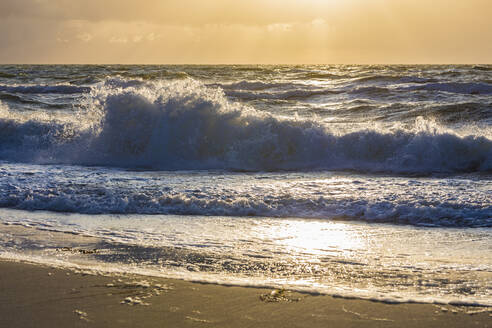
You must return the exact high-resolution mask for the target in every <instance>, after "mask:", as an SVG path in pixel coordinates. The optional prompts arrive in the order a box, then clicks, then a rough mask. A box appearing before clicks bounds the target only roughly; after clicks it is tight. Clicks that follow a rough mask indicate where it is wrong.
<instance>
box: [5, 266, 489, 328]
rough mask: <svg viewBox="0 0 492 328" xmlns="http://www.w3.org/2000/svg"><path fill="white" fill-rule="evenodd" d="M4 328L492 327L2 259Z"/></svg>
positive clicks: (480, 318)
mask: <svg viewBox="0 0 492 328" xmlns="http://www.w3.org/2000/svg"><path fill="white" fill-rule="evenodd" d="M0 290H1V291H2V292H1V293H0V326H2V327H52V326H59V327H162V326H170V327H190V326H191V327H193V326H196V327H328V326H330V327H331V326H333V327H346V326H353V327H358V326H364V327H394V326H399V327H419V328H420V327H442V326H447V327H490V326H492V314H491V311H492V309H491V308H477V307H464V306H452V305H436V304H423V303H399V304H388V303H383V302H376V301H370V300H361V299H347V298H337V297H332V296H327V295H313V294H307V293H298V292H290V291H283V290H274V289H269V288H257V287H237V286H225V285H215V284H210V283H198V282H190V281H184V280H177V279H167V278H156V277H147V276H139V275H135V274H127V275H122V274H101V273H94V272H87V271H83V270H76V269H63V268H54V267H49V266H46V265H42V264H34V263H26V262H15V261H9V260H5V259H0Z"/></svg>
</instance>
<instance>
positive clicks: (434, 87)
mask: <svg viewBox="0 0 492 328" xmlns="http://www.w3.org/2000/svg"><path fill="white" fill-rule="evenodd" d="M406 89H407V90H428V91H443V92H449V93H460V94H472V95H473V94H475V95H489V94H492V84H489V83H473V82H448V83H445V82H442V83H428V84H425V85H422V86H415V87H408V88H406Z"/></svg>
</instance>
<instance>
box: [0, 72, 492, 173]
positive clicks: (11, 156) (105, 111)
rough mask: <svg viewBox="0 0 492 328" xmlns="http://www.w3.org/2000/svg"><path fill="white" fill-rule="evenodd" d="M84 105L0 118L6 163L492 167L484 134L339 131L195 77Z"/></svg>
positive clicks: (127, 85)
mask: <svg viewBox="0 0 492 328" xmlns="http://www.w3.org/2000/svg"><path fill="white" fill-rule="evenodd" d="M85 108H86V111H85V112H82V113H80V114H79V115H78V116H76V119H74V120H73V121H72V122H69V123H66V122H65V123H60V122H53V121H44V122H41V121H37V120H24V121H19V120H13V119H12V118H9V117H8V115H2V118H0V125H2V127H3V128H2V131H3V132H2V134H3V135H4V137H3V138H2V140H1V141H0V143H1V148H0V158H2V159H5V160H23V161H33V162H42V163H70V164H84V165H105V166H120V167H146V168H152V169H165V170H174V169H180V170H182V169H188V170H194V169H229V170H246V171H248V170H251V171H275V170H312V169H314V170H319V169H328V170H355V171H362V172H390V173H418V174H430V173H460V172H483V171H491V170H492V141H491V140H489V139H488V138H486V137H480V136H474V135H469V136H460V135H457V134H455V133H454V132H451V131H443V130H441V129H439V128H438V127H436V126H433V125H432V124H431V125H429V124H427V125H426V124H422V122H420V123H419V124H417V125H416V127H414V128H413V129H402V128H397V129H395V130H394V131H389V130H386V131H380V130H376V129H372V130H367V129H364V130H359V131H354V132H350V133H343V132H340V131H337V130H335V129H334V128H332V127H330V126H327V125H323V124H321V123H319V122H316V121H314V120H300V119H281V118H278V117H275V116H273V115H271V114H265V113H262V112H259V111H256V110H254V109H253V108H251V107H246V106H244V105H241V104H238V103H234V102H230V101H228V100H227V99H226V97H225V95H224V93H223V91H222V90H221V89H215V88H208V87H206V86H204V85H203V84H201V83H199V82H196V81H193V80H191V79H187V80H182V81H173V82H163V81H160V82H152V83H151V82H142V81H139V83H132V82H131V81H127V80H122V79H111V80H106V81H105V82H104V83H101V84H99V85H98V86H97V87H95V88H93V89H92V91H91V93H90V94H89V95H88V96H87V99H86V100H85ZM6 116H7V117H6Z"/></svg>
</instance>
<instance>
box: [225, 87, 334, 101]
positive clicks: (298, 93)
mask: <svg viewBox="0 0 492 328" xmlns="http://www.w3.org/2000/svg"><path fill="white" fill-rule="evenodd" d="M341 92H342V91H339V90H330V89H314V90H300V89H295V90H289V91H280V92H255V91H232V90H226V91H225V94H226V95H227V96H229V97H234V98H238V99H242V100H254V99H276V100H300V99H307V98H311V97H316V96H324V95H333V94H339V93H341Z"/></svg>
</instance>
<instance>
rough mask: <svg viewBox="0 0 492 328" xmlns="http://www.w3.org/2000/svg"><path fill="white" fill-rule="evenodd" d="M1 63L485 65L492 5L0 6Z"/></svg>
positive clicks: (439, 0) (335, 0) (151, 0)
mask: <svg viewBox="0 0 492 328" xmlns="http://www.w3.org/2000/svg"><path fill="white" fill-rule="evenodd" d="M0 44H1V48H0V49H1V50H0V63H88V64H95V63H122V64H123V63H125V64H128V63H135V64H275V63H277V64H282V63H285V64H302V63H306V64H310V63H324V64H331V63H361V64H362V63H492V1H491V0H140V1H135V0H133V1H130V0H0Z"/></svg>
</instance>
